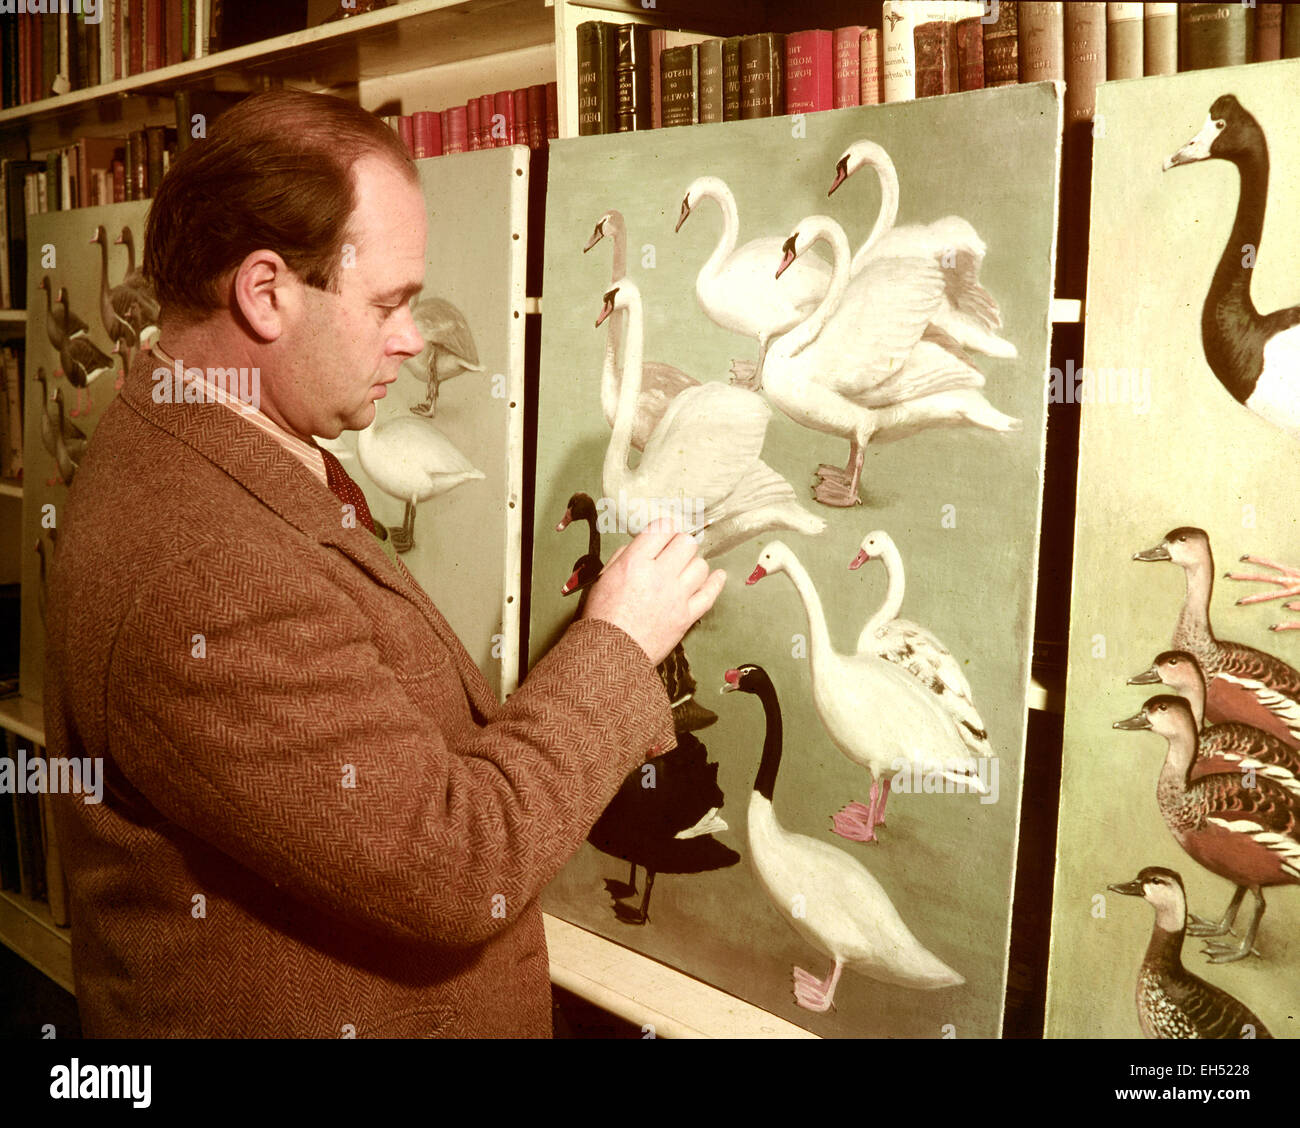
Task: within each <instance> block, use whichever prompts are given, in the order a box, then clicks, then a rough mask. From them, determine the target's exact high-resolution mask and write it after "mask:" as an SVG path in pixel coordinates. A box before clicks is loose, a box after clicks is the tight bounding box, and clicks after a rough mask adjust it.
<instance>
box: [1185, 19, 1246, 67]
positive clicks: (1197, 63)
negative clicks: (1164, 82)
mask: <svg viewBox="0 0 1300 1128" xmlns="http://www.w3.org/2000/svg"><path fill="white" fill-rule="evenodd" d="M1250 14H1251V13H1250V9H1249V8H1246V7H1245V6H1244V5H1242V4H1179V5H1178V69H1179V70H1180V71H1191V70H1207V69H1209V68H1211V67H1235V66H1239V65H1240V64H1242V63H1246V62H1249V61H1250Z"/></svg>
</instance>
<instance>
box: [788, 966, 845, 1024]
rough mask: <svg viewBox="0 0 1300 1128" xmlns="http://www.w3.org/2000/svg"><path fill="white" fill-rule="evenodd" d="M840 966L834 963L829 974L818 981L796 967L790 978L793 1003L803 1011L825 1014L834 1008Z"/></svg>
mask: <svg viewBox="0 0 1300 1128" xmlns="http://www.w3.org/2000/svg"><path fill="white" fill-rule="evenodd" d="M840 970H841V969H840V965H839V963H836V964H835V966H834V967H833V968H831V971H830V974H829V975H828V976H827V977H826V978H825V979H824V980H822V979H818V978H817V977H816V976H815V975H813V974H812V973H811V972H808V971H804V969H803V968H801V967H796V968H795V969H794V973H793V975H792V976H791V978H792V980H793V984H794V1001H795V1002H796V1003H797V1004H798V1005H799V1006H801V1007H803V1008H804V1010H810V1011H816V1012H817V1013H819V1014H825V1013H826V1012H827V1011H828V1010H830V1009H831V1008H832V1007H834V1006H835V987H836V984H838V983H839V981H840Z"/></svg>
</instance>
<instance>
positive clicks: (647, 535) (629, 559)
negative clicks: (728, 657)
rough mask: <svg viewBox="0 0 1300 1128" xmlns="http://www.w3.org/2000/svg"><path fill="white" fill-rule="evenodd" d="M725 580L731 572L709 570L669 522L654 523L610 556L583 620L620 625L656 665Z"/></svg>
mask: <svg viewBox="0 0 1300 1128" xmlns="http://www.w3.org/2000/svg"><path fill="white" fill-rule="evenodd" d="M726 582H727V573H726V572H724V571H722V570H721V569H718V570H717V571H715V572H712V573H711V572H710V571H709V566H708V564H707V563H706V562H705V560H704V559H703V557H701V556H700V555H699V546H698V545H697V544H696V543H695V541H694V540H692V539H691V538H690V537H689V536H687V535H686V534H685V533H675V532H674V531H673V523H672V522H671V521H669V520H666V519H665V520H660V521H654V522H652V523H651V524H649V525H647V526H646V529H645V532H643V533H641V534H640V535H638V536H637V538H636V539H635V540H634V541H632V543H631V544H628V545H624V546H622V547H621V548H619V550H618V551H617V552H615V553H614V555H613V556H611V557H610V558H609V562H608V563H607V564H606V565H605V568H604V570H603V571H602V572H601V574H600V579H599V580H597V581H596V584H595V586H594V587H593V588H592V589H591V592H590V594H589V595H588V596H587V608H586V610H585V611H584V612H583V617H584V618H587V619H604V620H605V621H606V622H608V623H613V624H614V625H615V626H616V627H621V628H622V629H623V630H625V631H626V632H627V633H628V634H630V635H631V636H632V638H633V639H635V640H636V642H637V643H638V645H640V647H641V649H642V650H644V651H645V652H646V656H647V657H648V658H649V659H650V661H651V662H653V663H654V664H655V665H656V666H657V665H658V664H659V663H660V662H662V661H663V660H664V659H665V658H667V657H668V655H669V654H671V653H672V651H673V647H674V646H676V645H677V644H678V643H679V642H681V640H682V635H684V634H685V633H686V632H687V630H689V629H690V627H691V625H692V624H693V623H694V622H695V621H696V620H697V619H698V618H699V617H700V616H701V615H703V614H704V613H705V612H706V611H707V610H708V609H709V608H710V607H712V606H713V602H714V600H716V599H717V598H718V595H719V593H720V592H721V591H722V585H723V584H725V583H726Z"/></svg>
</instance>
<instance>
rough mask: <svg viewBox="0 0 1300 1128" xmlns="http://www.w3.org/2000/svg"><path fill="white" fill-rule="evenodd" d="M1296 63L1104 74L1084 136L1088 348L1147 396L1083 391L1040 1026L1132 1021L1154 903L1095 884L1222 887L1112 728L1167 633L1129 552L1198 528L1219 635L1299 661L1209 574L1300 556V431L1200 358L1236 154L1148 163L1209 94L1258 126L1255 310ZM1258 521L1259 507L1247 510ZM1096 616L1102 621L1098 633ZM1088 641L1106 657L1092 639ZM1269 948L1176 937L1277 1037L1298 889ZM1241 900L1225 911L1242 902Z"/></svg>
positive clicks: (1293, 1007)
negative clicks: (1230, 949) (1299, 467)
mask: <svg viewBox="0 0 1300 1128" xmlns="http://www.w3.org/2000/svg"><path fill="white" fill-rule="evenodd" d="M1297 90H1300V63H1294V62H1282V63H1270V64H1265V65H1263V66H1254V67H1249V68H1246V67H1240V68H1233V69H1228V70H1216V71H1208V72H1203V73H1192V74H1186V75H1178V76H1176V77H1172V78H1167V79H1157V80H1144V81H1132V82H1121V83H1115V84H1107V85H1106V86H1104V87H1102V89H1101V90H1100V92H1099V95H1098V100H1097V110H1098V113H1099V114H1100V115H1101V116H1102V117H1103V119H1104V122H1105V136H1104V137H1101V138H1098V139H1097V141H1096V142H1095V148H1094V172H1093V197H1092V201H1093V203H1092V250H1091V255H1090V259H1091V267H1090V270H1091V273H1090V277H1089V280H1088V309H1087V336H1086V339H1085V357H1086V359H1087V362H1088V365H1089V366H1090V367H1096V366H1111V367H1139V368H1149V369H1150V370H1151V398H1152V402H1151V409H1150V411H1149V412H1148V413H1147V414H1145V415H1138V414H1134V412H1133V411H1132V410H1131V408H1130V407H1128V406H1125V405H1103V404H1098V405H1096V406H1092V405H1088V406H1085V408H1084V415H1083V433H1082V438H1081V443H1080V446H1081V451H1080V459H1079V508H1078V517H1077V526H1076V533H1075V561H1074V577H1075V579H1074V597H1073V608H1072V620H1071V631H1070V634H1071V638H1070V676H1069V688H1068V694H1067V709H1066V727H1065V757H1064V771H1063V779H1062V787H1061V820H1060V835H1059V839H1058V844H1057V873H1056V899H1055V905H1054V914H1055V918H1054V927H1053V935H1052V961H1051V971H1050V976H1049V996H1048V1032H1049V1033H1050V1034H1053V1035H1062V1036H1064V1035H1109V1036H1124V1037H1137V1036H1138V1035H1139V1030H1138V1025H1137V1012H1136V1008H1135V1006H1134V1001H1133V988H1134V983H1135V980H1136V976H1137V970H1138V966H1139V964H1140V962H1141V958H1142V953H1143V951H1144V950H1145V948H1146V942H1147V938H1148V937H1149V935H1150V931H1151V924H1152V916H1153V914H1152V911H1151V909H1150V907H1149V906H1148V905H1146V904H1145V903H1144V902H1142V901H1140V900H1137V899H1135V898H1129V897H1121V896H1115V895H1106V896H1107V899H1106V902H1105V914H1106V915H1105V916H1104V917H1097V916H1094V915H1093V900H1092V899H1093V898H1094V897H1095V896H1096V895H1097V894H1106V886H1107V884H1109V883H1111V882H1117V881H1127V880H1129V879H1130V878H1132V877H1134V876H1136V874H1137V872H1138V870H1139V869H1141V868H1142V867H1143V866H1147V865H1162V866H1169V867H1170V868H1172V869H1175V870H1177V871H1179V872H1180V873H1181V874H1182V875H1183V880H1184V882H1185V883H1186V886H1187V890H1188V897H1189V899H1190V902H1191V907H1192V909H1193V911H1195V912H1198V913H1200V914H1201V915H1203V916H1217V915H1218V914H1219V913H1220V912H1221V911H1222V910H1223V908H1224V906H1225V905H1226V904H1227V902H1228V898H1229V896H1230V895H1231V893H1232V886H1231V885H1230V883H1229V882H1227V881H1225V880H1223V879H1222V878H1219V877H1216V876H1214V875H1213V874H1211V873H1209V872H1208V871H1207V870H1204V869H1202V868H1201V867H1200V866H1199V865H1198V864H1197V863H1196V862H1194V861H1192V860H1191V859H1190V858H1189V857H1188V856H1187V855H1186V854H1185V853H1184V852H1183V850H1182V849H1181V848H1180V847H1179V846H1178V845H1177V843H1176V842H1175V841H1174V840H1173V838H1172V836H1171V835H1170V834H1169V832H1168V830H1167V829H1166V828H1165V825H1164V820H1163V819H1162V818H1161V816H1160V811H1159V808H1158V807H1157V805H1156V798H1155V789H1156V779H1157V776H1158V775H1159V772H1160V765H1161V764H1162V763H1163V760H1164V754H1165V747H1166V745H1165V742H1164V741H1163V740H1162V739H1161V738H1160V737H1158V736H1156V735H1154V734H1151V733H1138V734H1134V733H1124V732H1114V731H1112V730H1111V727H1110V726H1111V723H1112V722H1113V721H1116V720H1119V719H1120V718H1122V717H1126V716H1129V715H1131V714H1133V713H1134V712H1136V711H1137V709H1138V708H1139V707H1140V706H1141V704H1142V702H1143V701H1145V700H1146V698H1147V697H1148V696H1150V695H1151V692H1152V687H1150V686H1129V685H1126V684H1125V681H1126V679H1127V678H1128V677H1130V676H1131V675H1133V674H1135V673H1138V672H1139V671H1140V670H1143V669H1145V668H1146V667H1147V666H1149V665H1150V663H1151V660H1152V659H1153V658H1154V657H1155V655H1156V654H1157V653H1158V652H1159V651H1161V650H1165V649H1167V648H1168V646H1169V644H1170V640H1171V638H1172V635H1173V629H1174V623H1175V620H1176V618H1177V616H1178V611H1179V608H1180V607H1181V606H1182V600H1183V591H1184V584H1183V573H1182V569H1181V568H1178V567H1177V566H1176V565H1173V564H1167V563H1166V564H1142V563H1137V562H1134V561H1132V559H1131V557H1132V555H1133V553H1134V552H1136V551H1138V550H1139V549H1144V548H1149V547H1151V546H1152V545H1154V544H1157V543H1158V542H1159V541H1160V539H1161V538H1162V537H1163V536H1164V534H1165V533H1166V532H1168V531H1169V530H1170V529H1172V528H1174V527H1176V526H1178V525H1198V526H1200V527H1202V528H1204V529H1205V530H1206V531H1207V532H1208V533H1209V535H1210V544H1211V546H1212V548H1213V550H1214V563H1215V575H1216V580H1215V588H1214V594H1213V597H1212V600H1211V605H1210V616H1211V622H1212V624H1213V626H1214V629H1215V632H1216V634H1217V635H1218V636H1219V637H1220V638H1222V639H1227V640H1232V641H1238V642H1244V643H1248V644H1249V645H1251V646H1257V647H1259V648H1261V649H1263V650H1266V651H1268V652H1270V653H1273V654H1276V655H1278V657H1280V658H1282V659H1283V660H1285V661H1287V662H1289V663H1290V664H1292V665H1296V666H1300V635H1295V634H1288V633H1283V634H1280V635H1276V634H1270V633H1269V632H1268V631H1267V629H1266V628H1267V627H1268V625H1269V624H1270V623H1275V622H1278V621H1279V620H1280V619H1283V618H1287V617H1292V616H1293V613H1292V612H1287V611H1284V610H1283V609H1282V607H1281V605H1280V604H1279V603H1267V604H1263V605H1257V606H1254V607H1236V606H1235V601H1236V599H1237V598H1239V597H1240V596H1242V595H1247V594H1250V593H1252V592H1255V591H1258V590H1262V589H1261V588H1260V587H1259V586H1258V585H1248V584H1237V583H1234V582H1232V581H1230V580H1225V579H1224V578H1223V574H1224V573H1225V572H1226V571H1228V570H1229V569H1230V568H1232V567H1233V566H1234V564H1235V563H1236V561H1237V558H1238V557H1239V556H1241V555H1242V553H1246V552H1249V553H1253V554H1257V555H1263V556H1265V557H1269V558H1271V559H1275V560H1277V559H1280V560H1282V561H1287V562H1290V563H1292V564H1297V563H1300V537H1298V536H1297V528H1296V505H1295V489H1294V483H1293V482H1292V481H1291V479H1290V477H1289V472H1290V470H1291V468H1292V467H1294V466H1295V465H1296V458H1297V454H1300V450H1298V449H1297V447H1296V443H1295V440H1294V439H1291V438H1288V437H1286V435H1284V434H1283V433H1282V432H1281V431H1278V430H1276V429H1275V428H1273V427H1272V426H1270V425H1269V424H1268V423H1266V422H1264V421H1263V420H1262V419H1260V418H1258V417H1257V416H1255V415H1254V414H1252V413H1251V412H1250V411H1248V410H1247V409H1246V408H1244V407H1241V406H1239V405H1238V404H1237V402H1236V401H1235V400H1233V399H1232V398H1231V397H1230V396H1229V395H1228V393H1227V392H1226V391H1224V390H1223V388H1222V386H1221V385H1220V384H1219V383H1218V381H1217V380H1216V379H1215V377H1214V375H1213V373H1212V372H1211V371H1210V369H1209V367H1208V366H1207V364H1206V363H1205V357H1204V353H1203V352H1202V348H1201V331H1200V317H1201V307H1202V305H1203V303H1204V301H1205V295H1206V292H1207V291H1208V290H1209V285H1210V278H1211V275H1212V274H1213V272H1214V268H1215V266H1216V264H1217V263H1218V261H1219V257H1220V255H1221V254H1222V253H1223V250H1224V244H1225V243H1226V241H1227V237H1228V234H1229V231H1230V230H1231V227H1232V219H1233V215H1234V214H1235V211H1236V207H1237V196H1238V175H1237V170H1236V169H1235V168H1234V167H1233V166H1232V165H1231V164H1229V163H1228V162H1226V161H1222V160H1210V161H1204V162H1199V163H1196V164H1191V165H1185V166H1181V167H1178V168H1174V169H1171V170H1170V171H1169V172H1162V171H1161V164H1162V162H1163V160H1164V159H1165V157H1167V156H1169V155H1170V154H1172V153H1173V152H1174V151H1175V150H1176V149H1178V148H1180V147H1181V146H1182V145H1183V144H1184V143H1185V142H1187V141H1188V140H1190V139H1191V138H1192V136H1193V135H1194V134H1196V133H1197V132H1198V131H1199V129H1200V128H1201V124H1202V123H1203V122H1204V121H1205V118H1206V114H1207V112H1208V110H1209V108H1210V104H1211V103H1212V102H1213V101H1214V99H1215V98H1217V97H1218V96H1219V95H1220V94H1225V93H1232V94H1235V95H1236V96H1237V97H1238V99H1239V100H1240V101H1241V104H1242V105H1243V106H1244V107H1245V108H1246V109H1247V110H1249V111H1250V112H1251V113H1252V114H1253V115H1254V116H1255V117H1256V119H1257V120H1258V121H1259V123H1260V125H1261V126H1262V127H1263V129H1264V132H1265V135H1266V137H1267V140H1268V146H1269V156H1270V159H1271V163H1272V175H1271V178H1270V182H1269V199H1268V207H1267V213H1266V216H1265V221H1264V233H1263V237H1262V238H1261V241H1260V246H1259V255H1258V261H1257V265H1256V268H1255V276H1254V283H1253V288H1252V296H1253V298H1254V301H1255V304H1256V306H1257V307H1258V308H1259V309H1260V311H1261V312H1264V313H1267V312H1271V311H1272V310H1275V309H1278V308H1280V307H1284V306H1288V305H1292V304H1294V303H1295V302H1296V301H1297V300H1300V274H1298V273H1297V271H1296V267H1295V255H1296V246H1297V235H1298V234H1300V219H1298V218H1297V217H1298V216H1300V136H1297V133H1296V125H1295V121H1296V119H1295V106H1296V92H1297ZM1252 522H1253V524H1252ZM1098 636H1100V639H1099V638H1098ZM1099 642H1101V643H1104V648H1105V650H1104V657H1094V655H1093V652H1094V647H1095V646H1097V645H1098V643H1099ZM1265 897H1266V900H1267V902H1268V910H1267V912H1266V914H1265V916H1264V920H1263V924H1262V926H1261V931H1260V935H1259V940H1258V943H1257V946H1258V948H1259V950H1260V951H1261V953H1262V954H1263V956H1264V958H1263V959H1262V960H1249V961H1243V962H1239V963H1234V964H1228V965H1221V966H1211V965H1210V964H1208V962H1207V961H1206V959H1205V958H1204V957H1203V956H1201V955H1200V954H1199V948H1200V945H1199V944H1197V943H1195V942H1192V941H1189V942H1188V944H1187V946H1186V948H1185V950H1184V962H1185V963H1186V965H1187V966H1188V967H1189V968H1190V969H1192V970H1193V971H1195V972H1196V974H1198V975H1201V976H1203V977H1204V978H1206V979H1208V980H1209V981H1210V982H1212V983H1215V984H1217V985H1219V986H1220V987H1222V988H1223V989H1225V990H1227V991H1229V992H1231V993H1232V994H1234V995H1236V996H1237V997H1239V998H1240V999H1241V1000H1242V1001H1243V1002H1245V1003H1246V1004H1247V1006H1249V1007H1251V1008H1252V1009H1253V1010H1255V1011H1256V1013H1257V1014H1258V1015H1259V1017H1260V1018H1261V1019H1262V1020H1263V1022H1264V1023H1265V1025H1267V1026H1268V1027H1269V1028H1270V1029H1271V1031H1272V1033H1273V1034H1274V1035H1275V1036H1285V1035H1287V1034H1291V1035H1294V1034H1295V1033H1297V1032H1298V1031H1300V1009H1297V1004H1300V966H1298V965H1300V940H1298V939H1297V926H1298V925H1300V890H1297V889H1295V888H1293V887H1291V888H1279V889H1274V890H1271V891H1269V892H1266V894H1265ZM1246 919H1247V918H1246V916H1245V911H1244V910H1243V915H1242V917H1241V918H1240V920H1241V923H1243V924H1244V923H1245V920H1246Z"/></svg>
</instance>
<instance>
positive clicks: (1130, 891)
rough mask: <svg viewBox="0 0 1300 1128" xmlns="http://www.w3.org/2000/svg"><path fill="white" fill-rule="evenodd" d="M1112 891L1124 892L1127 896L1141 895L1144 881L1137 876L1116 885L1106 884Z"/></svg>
mask: <svg viewBox="0 0 1300 1128" xmlns="http://www.w3.org/2000/svg"><path fill="white" fill-rule="evenodd" d="M1106 888H1107V889H1109V890H1110V891H1111V892H1112V893H1123V894H1124V896H1125V897H1141V896H1142V882H1140V881H1139V880H1138V879H1137V878H1136V877H1135V878H1134V879H1133V880H1132V881H1125V882H1121V883H1118V884H1116V885H1108V886H1106Z"/></svg>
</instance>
